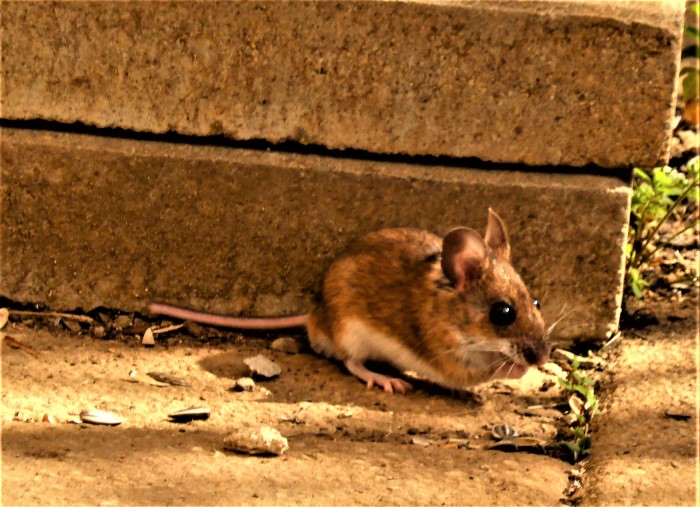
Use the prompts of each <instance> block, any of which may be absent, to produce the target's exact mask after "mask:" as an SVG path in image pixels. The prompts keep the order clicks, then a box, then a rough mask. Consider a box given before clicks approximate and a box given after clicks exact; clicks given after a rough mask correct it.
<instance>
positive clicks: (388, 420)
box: [2, 300, 697, 505]
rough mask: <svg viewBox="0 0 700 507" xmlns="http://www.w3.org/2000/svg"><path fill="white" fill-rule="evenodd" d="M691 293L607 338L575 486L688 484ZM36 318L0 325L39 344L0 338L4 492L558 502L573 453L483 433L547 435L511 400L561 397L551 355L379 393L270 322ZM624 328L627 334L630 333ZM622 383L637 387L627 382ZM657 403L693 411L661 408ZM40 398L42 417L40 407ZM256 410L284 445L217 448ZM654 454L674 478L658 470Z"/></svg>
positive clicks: (548, 422)
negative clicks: (537, 363) (241, 325)
mask: <svg viewBox="0 0 700 507" xmlns="http://www.w3.org/2000/svg"><path fill="white" fill-rule="evenodd" d="M696 303H697V300H695V301H694V302H686V303H685V304H684V305H670V306H669V305H666V306H659V307H658V309H657V318H658V319H659V321H660V324H659V325H656V326H650V327H646V328H645V329H643V330H634V331H631V332H630V333H631V334H629V335H627V336H625V337H623V338H622V339H621V340H619V341H618V343H619V345H617V346H614V347H612V350H611V351H610V353H609V354H610V356H609V361H610V364H609V367H608V372H606V373H604V378H605V380H604V389H603V394H604V396H605V399H604V406H605V407H606V411H605V412H604V413H603V415H601V416H600V419H599V421H600V424H599V425H598V426H597V427H596V432H595V435H594V440H593V449H592V454H591V458H590V466H588V465H587V470H586V473H585V476H584V484H586V486H585V487H584V488H583V489H582V490H581V493H579V494H578V495H577V496H578V499H577V500H576V501H580V500H582V499H583V500H584V501H585V502H587V503H589V504H596V505H599V504H611V503H614V504H631V503H634V504H667V505H668V504H678V505H682V504H687V505H691V504H693V503H694V502H695V490H696V487H697V478H696V475H695V471H696V460H697V458H696V440H697V437H696V433H695V430H696V426H697V413H696V407H695V406H694V394H695V393H696V391H695V389H696V387H697V381H696V377H695V365H694V364H693V363H692V361H691V360H690V358H691V357H692V356H693V354H692V349H693V346H694V344H695V334H696V332H697V327H696V326H697V324H696V315H695V309H696ZM40 321H41V322H40ZM45 321H46V319H37V320H35V319H30V318H26V317H25V318H23V319H21V320H12V321H11V322H10V323H9V324H8V325H7V326H6V328H5V329H4V331H5V332H6V334H7V335H9V336H11V337H13V338H15V339H16V340H18V341H20V342H21V343H22V344H24V345H29V346H30V347H32V348H33V349H35V350H36V351H38V353H37V354H36V356H35V355H32V354H31V353H28V352H26V351H25V350H22V349H17V348H12V347H9V346H8V344H7V343H5V344H4V345H3V347H2V477H3V479H2V495H3V498H2V501H3V504H4V505H47V504H52V505H78V504H89V505H114V504H119V505H121V504H128V505H155V504H158V505H235V504H246V505H257V504H264V505H270V504H282V505H285V504H314V505H350V504H353V505H376V504H388V505H418V504H421V505H439V504H443V505H487V504H489V505H525V504H535V505H558V504H560V503H565V502H570V500H567V498H566V495H565V493H564V492H565V490H567V488H568V487H570V485H571V476H570V475H571V473H570V470H571V469H572V466H571V465H570V464H569V463H567V462H564V461H562V460H560V459H557V458H556V457H552V456H548V455H546V454H544V453H543V452H542V451H541V450H538V449H537V448H534V449H531V450H530V451H529V452H503V451H499V450H493V449H487V448H485V445H486V444H488V443H490V442H492V441H493V439H492V437H491V430H492V428H493V426H494V425H495V424H508V425H509V426H511V427H512V428H514V429H516V430H517V431H518V432H519V434H520V435H529V436H534V437H536V438H538V439H541V440H543V441H547V442H552V441H553V440H554V439H555V434H556V431H557V419H556V418H555V417H553V416H552V414H551V412H552V411H549V412H548V411H546V410H545V411H540V413H536V415H525V414H526V413H528V407H532V406H541V405H543V406H545V407H551V406H553V405H555V404H556V403H557V402H559V401H560V400H561V399H562V393H561V390H560V387H559V386H558V385H556V383H555V382H554V379H555V377H554V376H553V375H552V374H550V373H548V372H545V371H539V370H531V371H530V372H529V373H528V374H527V375H526V376H525V377H524V378H523V379H521V380H520V381H507V382H494V383H492V384H485V385H483V386H480V387H479V388H477V389H474V390H473V391H470V392H455V391H447V390H443V389H439V388H437V387H435V386H432V385H429V384H424V383H420V382H417V383H416V385H415V387H416V388H415V390H414V391H412V392H410V393H408V394H406V395H396V394H394V395H392V394H387V393H384V392H380V391H379V390H376V389H375V390H371V391H369V390H367V389H365V387H364V386H363V385H362V384H361V383H360V382H359V381H357V380H356V379H354V378H353V377H351V376H350V375H348V374H347V373H346V372H345V371H344V370H343V368H342V366H341V365H339V364H336V363H333V362H330V361H327V360H324V359H321V358H318V357H316V356H314V355H313V354H311V353H310V352H308V351H306V350H302V352H301V353H299V354H287V353H284V352H279V351H276V350H271V349H270V343H271V341H272V338H270V337H260V336H241V335H238V334H235V333H222V332H218V331H215V330H214V331H211V332H210V331H207V333H210V334H207V333H204V334H203V335H202V336H200V337H198V338H195V337H192V336H190V335H189V334H188V333H186V332H185V330H184V329H181V330H179V331H175V332H172V333H167V334H163V335H159V337H158V338H157V340H156V341H157V343H156V345H155V347H153V348H145V347H144V346H143V345H142V344H141V342H140V338H138V337H137V336H135V335H134V336H129V335H124V334H122V335H118V336H117V338H114V339H96V338H95V337H93V336H90V335H89V334H88V333H87V331H85V330H79V331H78V332H77V333H76V332H70V331H68V330H66V329H65V327H64V324H63V323H61V322H58V321H55V322H54V323H53V325H51V324H45V323H44V322H45ZM76 329H77V328H76ZM74 331H75V330H74ZM211 333H213V334H211ZM163 336H165V337H163ZM632 345H634V346H635V347H636V349H634V350H632V349H628V347H630V346H632ZM640 346H641V347H642V348H639V347H640ZM257 354H264V355H266V356H267V357H269V358H271V359H273V360H274V361H275V362H277V363H278V364H279V365H280V366H281V368H282V373H281V375H280V376H279V377H277V378H276V379H273V380H269V381H266V382H258V384H257V386H258V387H259V388H260V387H263V388H264V389H258V390H256V391H253V392H234V391H232V390H231V387H232V386H233V384H234V381H235V379H236V378H238V377H241V376H244V375H246V374H247V373H248V370H247V366H246V365H245V364H244V363H243V359H245V358H247V357H251V356H255V355H257ZM695 357H696V360H697V350H696V356H695ZM640 361H641V362H642V363H643V365H642V369H641V372H640V370H639V368H638V367H639V364H636V363H639V362H640ZM677 364H682V367H676V366H674V365H677ZM132 370H137V371H138V372H140V373H141V374H145V373H146V372H153V371H156V372H160V373H166V374H169V375H171V376H176V377H179V378H181V379H184V380H186V381H187V382H188V383H189V384H190V385H189V386H184V387H183V386H167V387H155V386H152V385H148V384H146V383H142V382H135V381H133V379H132V378H131V377H130V376H129V372H130V371H132ZM630 375H631V378H630ZM658 387H662V388H661V389H657V388H658ZM632 388H641V389H642V390H643V394H642V395H640V394H639V393H638V392H637V394H634V393H632V394H630V389H632ZM191 406H206V407H208V408H210V409H211V417H210V418H209V419H208V420H206V421H193V422H190V423H187V424H177V423H172V422H169V421H168V420H167V417H166V416H167V414H169V413H170V412H172V411H175V410H178V409H183V408H187V407H191ZM89 408H99V409H104V410H109V411H111V412H114V413H116V414H118V415H119V416H121V417H123V418H124V423H123V424H121V425H120V426H115V427H103V426H91V425H87V424H76V423H74V422H71V421H72V420H74V419H76V415H77V414H78V413H79V412H80V411H81V410H84V409H89ZM666 409H668V410H675V411H676V412H679V411H680V412H682V413H684V414H685V413H687V414H689V415H690V419H689V420H675V419H671V418H669V417H666V416H664V410H666ZM45 416H51V417H53V418H55V420H56V422H55V423H53V424H52V423H49V422H42V419H43V418H44V417H45ZM260 424H268V425H270V426H273V427H275V428H277V429H278V430H279V431H280V432H281V433H282V435H284V436H285V437H286V438H287V439H288V441H289V450H288V451H287V452H286V453H285V454H283V455H282V456H278V457H269V456H248V455H243V454H237V453H233V452H230V451H227V450H225V449H224V444H223V441H224V438H225V437H226V436H227V434H229V433H230V432H231V431H233V430H234V429H236V428H238V427H241V426H246V425H249V426H258V425H260ZM666 472H668V474H671V473H672V474H673V476H674V477H678V478H679V480H681V482H682V484H683V485H682V486H681V487H679V484H678V481H668V474H667V473H666ZM659 473H662V475H660V476H657V475H656V474H659ZM630 480H632V482H631V483H630V482H629V481H630ZM588 484H590V487H588ZM625 484H632V485H633V489H632V490H630V489H629V487H625V486H623V485H625ZM660 486H663V487H662V489H659V487H660ZM645 495H646V496H645Z"/></svg>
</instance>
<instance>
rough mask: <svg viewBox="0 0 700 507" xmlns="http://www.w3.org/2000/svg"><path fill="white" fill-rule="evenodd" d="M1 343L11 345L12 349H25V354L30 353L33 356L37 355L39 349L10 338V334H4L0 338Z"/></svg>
mask: <svg viewBox="0 0 700 507" xmlns="http://www.w3.org/2000/svg"><path fill="white" fill-rule="evenodd" d="M2 342H3V343H6V344H7V345H8V346H9V347H12V348H13V349H19V350H23V351H25V352H26V353H27V354H31V355H33V356H34V357H38V356H39V351H38V350H36V349H35V348H33V347H30V346H29V345H25V344H24V343H22V342H20V341H18V340H16V339H14V338H12V337H11V336H5V337H4V338H3V339H2Z"/></svg>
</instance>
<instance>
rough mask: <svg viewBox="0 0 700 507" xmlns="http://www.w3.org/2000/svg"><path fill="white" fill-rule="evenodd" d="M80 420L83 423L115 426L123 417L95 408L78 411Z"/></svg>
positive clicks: (122, 420)
mask: <svg viewBox="0 0 700 507" xmlns="http://www.w3.org/2000/svg"><path fill="white" fill-rule="evenodd" d="M80 420H81V421H83V422H84V423H88V424H99V425H102V426H117V425H119V424H121V423H123V422H124V419H122V418H121V417H119V416H118V415H116V414H113V413H112V412H106V411H104V410H97V409H91V410H83V411H82V412H80Z"/></svg>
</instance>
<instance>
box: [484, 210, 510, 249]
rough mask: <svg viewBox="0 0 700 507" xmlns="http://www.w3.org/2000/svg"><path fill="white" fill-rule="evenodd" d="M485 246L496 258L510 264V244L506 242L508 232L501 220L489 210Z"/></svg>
mask: <svg viewBox="0 0 700 507" xmlns="http://www.w3.org/2000/svg"><path fill="white" fill-rule="evenodd" d="M484 237H485V238H486V244H487V245H488V246H489V248H490V249H491V250H492V251H493V253H494V255H496V257H500V258H501V259H504V260H506V261H508V262H510V243H509V242H508V232H506V226H505V225H504V224H503V220H501V217H499V216H498V214H497V213H496V212H495V211H493V210H492V209H491V208H489V220H488V223H487V224H486V235H485V236H484Z"/></svg>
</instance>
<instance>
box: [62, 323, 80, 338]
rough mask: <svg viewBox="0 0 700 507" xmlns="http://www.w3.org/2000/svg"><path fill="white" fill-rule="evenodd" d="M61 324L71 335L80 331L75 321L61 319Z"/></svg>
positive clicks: (78, 324)
mask: <svg viewBox="0 0 700 507" xmlns="http://www.w3.org/2000/svg"><path fill="white" fill-rule="evenodd" d="M61 322H63V325H64V326H66V327H67V328H68V330H69V331H70V332H71V333H76V334H77V333H79V332H80V331H81V330H82V327H81V326H80V322H78V321H77V320H73V319H63V320H62V321H61Z"/></svg>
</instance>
